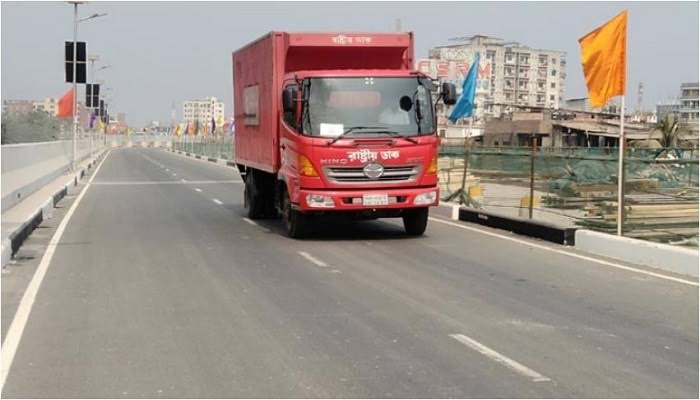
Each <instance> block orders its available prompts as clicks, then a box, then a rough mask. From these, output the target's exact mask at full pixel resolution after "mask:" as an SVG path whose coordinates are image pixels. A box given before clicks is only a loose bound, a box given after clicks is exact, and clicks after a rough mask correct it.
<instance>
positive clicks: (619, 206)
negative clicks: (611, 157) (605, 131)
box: [617, 95, 625, 236]
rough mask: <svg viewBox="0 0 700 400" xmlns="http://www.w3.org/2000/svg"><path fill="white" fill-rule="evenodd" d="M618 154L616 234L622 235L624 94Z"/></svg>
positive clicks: (623, 211) (623, 209) (623, 216)
mask: <svg viewBox="0 0 700 400" xmlns="http://www.w3.org/2000/svg"><path fill="white" fill-rule="evenodd" d="M618 148H619V149H620V154H619V155H618V162H617V167H618V168H617V236H622V234H623V225H624V219H625V96H624V95H622V101H621V106H620V145H619V146H618Z"/></svg>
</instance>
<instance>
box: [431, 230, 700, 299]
mask: <svg viewBox="0 0 700 400" xmlns="http://www.w3.org/2000/svg"><path fill="white" fill-rule="evenodd" d="M429 219H430V220H431V221H435V222H439V223H441V224H445V225H450V226H454V227H456V228H460V229H466V230H469V231H474V232H479V233H482V234H484V235H488V236H493V237H497V238H501V239H505V240H510V241H511V242H516V243H520V244H524V245H526V246H530V247H534V248H537V249H541V250H547V251H551V252H554V253H558V254H563V255H565V256H569V257H574V258H579V259H581V260H586V261H591V262H594V263H598V264H602V265H606V266H608V267H613V268H618V269H622V270H625V271H631V272H636V273H638V274H643V275H648V276H653V277H655V278H660V279H665V280H668V281H673V282H678V283H684V284H686V285H690V286H700V284H699V283H698V282H693V281H689V280H686V279H681V278H676V277H674V276H669V275H664V274H658V273H656V272H651V271H645V270H643V269H638V268H634V267H628V266H626V265H621V264H617V263H613V262H610V261H605V260H601V259H598V258H594V257H588V256H584V255H581V254H576V253H571V252H568V251H564V250H559V249H554V248H551V247H548V246H543V245H541V244H537V243H533V242H528V241H527V240H522V239H518V238H514V237H510V236H505V235H501V234H498V233H494V232H489V231H486V230H483V229H477V228H473V227H471V226H466V225H461V224H457V223H454V222H449V221H445V220H443V219H440V218H435V217H430V218H429Z"/></svg>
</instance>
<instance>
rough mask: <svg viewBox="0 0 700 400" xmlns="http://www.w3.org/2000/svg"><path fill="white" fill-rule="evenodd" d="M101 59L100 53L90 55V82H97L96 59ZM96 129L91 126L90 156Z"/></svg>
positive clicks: (92, 110) (92, 107)
mask: <svg viewBox="0 0 700 400" xmlns="http://www.w3.org/2000/svg"><path fill="white" fill-rule="evenodd" d="M99 59H100V56H98V55H94V56H90V57H88V60H90V79H88V82H89V81H92V83H93V84H94V83H95V61H97V60H99ZM92 90H95V86H94V85H93V86H92ZM90 106H91V107H90V108H91V111H90V113H91V114H92V113H94V112H95V108H94V107H95V105H94V104H92V103H91V104H90ZM90 121H92V115H90ZM94 130H95V128H94V127H90V156H91V157H92V137H93V136H94V135H93V133H94Z"/></svg>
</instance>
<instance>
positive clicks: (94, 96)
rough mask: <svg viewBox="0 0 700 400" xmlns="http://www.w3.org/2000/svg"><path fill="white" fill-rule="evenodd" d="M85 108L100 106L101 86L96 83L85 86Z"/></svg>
mask: <svg viewBox="0 0 700 400" xmlns="http://www.w3.org/2000/svg"><path fill="white" fill-rule="evenodd" d="M85 106H86V107H88V108H98V107H99V106H100V85H98V84H96V83H88V84H87V85H85Z"/></svg>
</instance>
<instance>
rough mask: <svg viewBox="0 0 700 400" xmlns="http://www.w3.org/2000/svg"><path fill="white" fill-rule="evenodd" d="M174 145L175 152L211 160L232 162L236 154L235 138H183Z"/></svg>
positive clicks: (178, 139) (176, 140)
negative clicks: (218, 159) (217, 159)
mask: <svg viewBox="0 0 700 400" xmlns="http://www.w3.org/2000/svg"><path fill="white" fill-rule="evenodd" d="M173 145H174V148H175V150H180V151H185V152H188V153H193V154H199V155H202V156H205V157H211V158H221V159H225V160H232V159H233V154H234V140H233V136H221V135H219V136H199V137H198V136H182V137H179V138H177V139H175V140H174V142H173Z"/></svg>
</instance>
